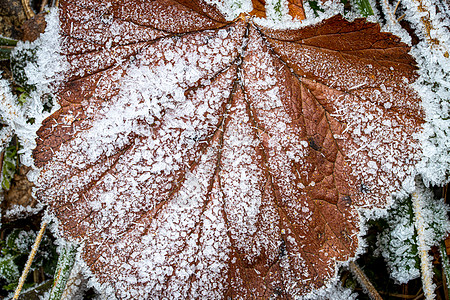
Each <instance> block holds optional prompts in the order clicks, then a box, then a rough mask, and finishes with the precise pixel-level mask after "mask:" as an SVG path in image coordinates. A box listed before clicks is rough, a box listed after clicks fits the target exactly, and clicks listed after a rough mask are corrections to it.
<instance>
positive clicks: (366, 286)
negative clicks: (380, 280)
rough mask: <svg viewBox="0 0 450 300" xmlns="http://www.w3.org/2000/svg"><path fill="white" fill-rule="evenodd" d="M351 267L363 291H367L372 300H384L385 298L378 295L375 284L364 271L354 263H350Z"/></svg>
mask: <svg viewBox="0 0 450 300" xmlns="http://www.w3.org/2000/svg"><path fill="white" fill-rule="evenodd" d="M349 267H350V272H352V274H353V276H355V277H356V280H357V281H358V282H359V284H360V285H361V286H362V288H363V291H365V292H366V293H367V294H368V295H369V297H370V299H373V300H383V298H381V296H380V294H378V292H377V290H376V289H375V287H374V286H373V284H372V283H371V282H370V280H369V278H367V276H366V274H364V272H363V270H361V268H360V267H359V266H358V265H357V264H356V263H355V262H354V261H351V262H350V263H349Z"/></svg>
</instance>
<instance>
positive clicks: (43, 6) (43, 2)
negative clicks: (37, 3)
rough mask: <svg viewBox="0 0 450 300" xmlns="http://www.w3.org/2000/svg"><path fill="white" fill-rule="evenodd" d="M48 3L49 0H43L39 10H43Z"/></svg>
mask: <svg viewBox="0 0 450 300" xmlns="http://www.w3.org/2000/svg"><path fill="white" fill-rule="evenodd" d="M47 4H48V0H43V1H42V3H41V8H40V9H39V12H43V11H44V8H45V6H46V5H47Z"/></svg>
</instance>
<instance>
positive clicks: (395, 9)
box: [392, 0, 402, 15]
mask: <svg viewBox="0 0 450 300" xmlns="http://www.w3.org/2000/svg"><path fill="white" fill-rule="evenodd" d="M401 1H402V0H398V2H397V5H395V8H394V12H393V13H392V14H394V15H395V12H396V11H397V8H398V6H399V4H400V2H401Z"/></svg>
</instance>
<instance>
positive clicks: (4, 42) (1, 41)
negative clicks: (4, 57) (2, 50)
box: [0, 36, 17, 47]
mask: <svg viewBox="0 0 450 300" xmlns="http://www.w3.org/2000/svg"><path fill="white" fill-rule="evenodd" d="M16 45H17V41H16V40H14V39H10V38H6V37H4V36H0V46H13V47H15V46H16Z"/></svg>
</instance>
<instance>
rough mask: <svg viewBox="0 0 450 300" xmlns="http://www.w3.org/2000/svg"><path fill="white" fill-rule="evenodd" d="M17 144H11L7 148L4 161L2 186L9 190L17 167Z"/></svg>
mask: <svg viewBox="0 0 450 300" xmlns="http://www.w3.org/2000/svg"><path fill="white" fill-rule="evenodd" d="M17 160H18V157H17V146H16V145H13V144H11V145H10V146H9V147H7V148H6V149H5V152H4V155H3V163H2V176H1V178H2V188H3V189H5V190H9V189H10V187H11V180H12V179H13V178H14V174H15V173H16V169H17Z"/></svg>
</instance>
